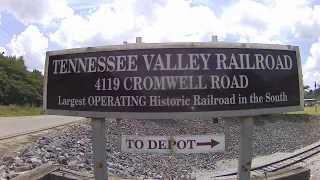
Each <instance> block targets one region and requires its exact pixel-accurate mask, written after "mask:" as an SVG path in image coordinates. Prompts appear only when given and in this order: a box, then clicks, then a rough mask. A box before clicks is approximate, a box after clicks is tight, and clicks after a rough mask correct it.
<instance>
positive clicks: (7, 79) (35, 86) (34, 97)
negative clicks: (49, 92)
mask: <svg viewBox="0 0 320 180" xmlns="http://www.w3.org/2000/svg"><path fill="white" fill-rule="evenodd" d="M42 89H43V75H42V73H41V72H40V71H38V70H33V71H28V70H27V67H26V65H25V61H24V59H23V57H16V56H4V54H0V105H11V104H14V105H19V106H24V105H31V106H37V107H40V106H42V92H43V91H42Z"/></svg>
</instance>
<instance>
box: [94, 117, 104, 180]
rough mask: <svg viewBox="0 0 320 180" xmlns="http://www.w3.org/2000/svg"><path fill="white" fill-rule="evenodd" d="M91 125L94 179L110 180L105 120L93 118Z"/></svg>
mask: <svg viewBox="0 0 320 180" xmlns="http://www.w3.org/2000/svg"><path fill="white" fill-rule="evenodd" d="M91 124H92V151H93V165H94V166H93V168H94V176H95V177H94V179H95V180H108V167H107V162H106V135H105V119H96V118H91Z"/></svg>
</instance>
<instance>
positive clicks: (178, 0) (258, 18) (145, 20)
mask: <svg viewBox="0 0 320 180" xmlns="http://www.w3.org/2000/svg"><path fill="white" fill-rule="evenodd" d="M68 1H69V2H70V3H71V2H73V0H68ZM192 2H193V1H191V0H188V1H187V0H175V1H169V0H163V1H148V0H141V1H137V0H132V1H125V0H123V1H122V0H119V1H115V2H109V3H104V4H102V5H101V6H99V8H97V9H96V10H94V11H92V10H91V11H88V13H87V14H86V15H84V16H81V15H78V14H74V15H72V16H68V17H66V18H65V19H64V20H62V21H61V24H60V27H59V29H58V30H57V31H56V32H54V33H52V34H51V35H50V40H51V41H54V42H57V43H58V44H59V45H61V46H62V47H63V48H71V47H80V46H94V45H107V44H120V43H122V41H124V40H126V41H131V42H134V38H135V37H136V36H142V38H143V41H144V42H164V41H167V42H168V41H208V40H210V37H211V35H213V34H215V35H218V38H219V40H224V39H225V37H226V35H227V34H232V35H235V36H237V37H239V42H257V43H275V44H283V43H288V42H287V40H286V36H283V33H291V32H293V33H294V34H295V35H296V36H300V34H301V33H302V29H301V28H300V27H299V23H298V22H300V21H301V22H304V21H303V18H302V17H301V16H300V14H301V13H302V14H303V12H304V11H307V10H308V8H309V7H308V5H309V3H310V2H309V1H307V0H292V1H290V3H285V2H283V1H275V0H265V1H264V4H262V3H260V2H255V1H252V0H239V1H238V2H236V3H234V4H233V5H231V6H230V7H229V8H227V9H225V10H224V11H223V12H222V14H221V15H220V16H217V15H216V14H215V12H213V11H212V10H211V9H210V8H208V7H206V6H202V5H198V6H192V7H191V6H190V3H192ZM177 9H178V10H179V11H177ZM284 10H285V11H284ZM309 10H310V8H309ZM312 12H313V15H312V16H313V17H314V18H315V17H316V14H317V13H315V12H317V11H316V8H315V10H314V11H312ZM319 17H320V15H319ZM319 32H320V31H319Z"/></svg>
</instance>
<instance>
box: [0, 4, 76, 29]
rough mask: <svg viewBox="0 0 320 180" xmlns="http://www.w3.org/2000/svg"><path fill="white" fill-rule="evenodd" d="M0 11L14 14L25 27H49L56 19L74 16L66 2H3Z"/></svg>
mask: <svg viewBox="0 0 320 180" xmlns="http://www.w3.org/2000/svg"><path fill="white" fill-rule="evenodd" d="M0 10H7V11H8V12H10V13H12V14H13V15H14V16H15V17H16V18H17V19H18V20H20V21H21V22H22V23H23V24H24V25H28V24H30V23H41V24H44V25H49V24H50V23H51V22H52V20H54V19H56V18H58V19H59V18H64V17H66V16H68V15H72V13H73V10H72V9H71V8H69V7H68V4H67V1H66V0H31V1H27V0H1V6H0Z"/></svg>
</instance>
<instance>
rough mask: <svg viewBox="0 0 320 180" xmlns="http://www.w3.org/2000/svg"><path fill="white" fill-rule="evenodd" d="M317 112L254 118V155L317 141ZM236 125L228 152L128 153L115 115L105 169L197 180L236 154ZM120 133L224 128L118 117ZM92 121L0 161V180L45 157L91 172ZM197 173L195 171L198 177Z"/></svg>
mask: <svg viewBox="0 0 320 180" xmlns="http://www.w3.org/2000/svg"><path fill="white" fill-rule="evenodd" d="M319 125H320V117H319V116H309V115H274V116H257V117H255V118H254V146H253V153H254V154H253V155H254V156H262V155H270V154H273V153H276V152H290V151H293V150H295V149H299V148H301V147H304V146H307V145H310V144H312V143H315V142H317V141H318V140H319V139H320V133H319V131H318V127H319ZM239 130H240V123H239V120H238V119H237V118H232V119H230V132H229V133H230V135H229V142H228V152H227V153H199V154H173V155H170V154H144V153H139V154H138V153H137V154H130V153H121V152H119V151H118V149H117V133H116V121H115V119H107V120H106V143H107V148H106V153H107V163H108V170H109V172H111V173H114V174H117V175H118V176H120V177H123V178H129V177H131V176H134V177H139V176H140V177H143V178H150V179H163V178H164V179H167V178H169V177H170V178H173V179H195V177H194V176H193V175H192V173H193V172H199V171H201V170H213V169H215V162H217V161H218V160H223V159H232V158H238V152H239V151H238V149H239ZM121 132H122V134H123V135H147V136H148V135H157V136H161V135H206V134H221V133H223V132H224V120H219V122H218V123H213V121H212V119H183V120H178V119H176V120H121ZM91 138H92V137H91V124H90V122H89V121H88V122H87V123H83V124H77V125H74V126H71V127H70V128H68V129H65V130H63V131H62V132H61V133H60V134H59V135H55V136H44V137H42V138H40V139H39V140H36V141H35V142H32V143H30V145H28V146H26V148H24V149H23V150H22V151H20V152H18V153H16V155H15V156H7V157H3V158H2V159H0V180H2V179H11V178H12V177H16V176H18V175H19V174H21V173H22V172H24V171H28V170H30V169H33V168H35V167H37V166H39V165H41V164H43V163H45V162H47V161H56V162H57V163H59V164H61V165H63V166H65V167H67V168H70V169H72V170H76V171H81V172H84V173H91V174H93V166H92V147H91V145H92V144H91V142H92V140H91ZM197 176H198V177H199V175H197Z"/></svg>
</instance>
